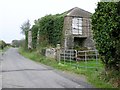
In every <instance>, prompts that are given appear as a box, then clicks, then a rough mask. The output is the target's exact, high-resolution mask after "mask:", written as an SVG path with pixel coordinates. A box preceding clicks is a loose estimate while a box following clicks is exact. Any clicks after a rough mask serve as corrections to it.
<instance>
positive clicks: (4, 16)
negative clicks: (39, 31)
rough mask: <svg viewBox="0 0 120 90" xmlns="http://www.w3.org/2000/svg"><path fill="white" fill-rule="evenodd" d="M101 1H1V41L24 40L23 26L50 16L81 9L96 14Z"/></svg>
mask: <svg viewBox="0 0 120 90" xmlns="http://www.w3.org/2000/svg"><path fill="white" fill-rule="evenodd" d="M98 1H99V0H0V40H4V41H5V42H6V43H11V41H12V40H20V39H23V38H24V35H22V34H21V29H20V27H21V25H22V24H23V23H24V22H26V21H27V20H28V19H29V20H30V23H31V26H32V25H33V24H34V20H37V19H38V18H41V17H43V16H45V15H48V14H57V13H63V12H65V11H67V10H70V9H71V8H74V7H79V8H81V9H84V10H86V11H89V12H91V13H94V12H95V8H96V7H97V3H98Z"/></svg>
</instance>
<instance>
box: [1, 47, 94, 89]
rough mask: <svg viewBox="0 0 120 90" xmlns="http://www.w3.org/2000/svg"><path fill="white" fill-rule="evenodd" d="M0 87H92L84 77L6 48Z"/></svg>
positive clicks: (14, 49) (16, 50)
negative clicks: (0, 85) (54, 67)
mask: <svg viewBox="0 0 120 90" xmlns="http://www.w3.org/2000/svg"><path fill="white" fill-rule="evenodd" d="M2 88H92V86H91V85H90V84H88V83H87V82H86V80H85V78H84V77H81V76H76V75H71V74H67V73H65V72H62V71H57V70H55V69H53V68H50V67H47V66H45V65H42V64H38V63H36V62H34V61H31V60H29V59H27V58H25V57H23V56H21V55H20V54H19V53H18V49H16V48H10V49H8V50H7V51H6V52H5V54H4V56H3V61H2Z"/></svg>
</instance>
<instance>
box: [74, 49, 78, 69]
mask: <svg viewBox="0 0 120 90" xmlns="http://www.w3.org/2000/svg"><path fill="white" fill-rule="evenodd" d="M75 59H76V63H77V69H78V60H77V50H75Z"/></svg>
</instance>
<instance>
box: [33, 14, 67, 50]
mask: <svg viewBox="0 0 120 90" xmlns="http://www.w3.org/2000/svg"><path fill="white" fill-rule="evenodd" d="M64 16H65V13H63V14H56V15H46V16H44V17H42V18H39V19H38V20H36V21H35V25H33V26H32V28H31V30H32V43H33V48H36V46H37V34H38V31H39V46H44V47H46V46H53V47H54V46H56V44H58V43H59V44H60V43H61V39H62V30H63V24H64Z"/></svg>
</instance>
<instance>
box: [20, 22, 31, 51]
mask: <svg viewBox="0 0 120 90" xmlns="http://www.w3.org/2000/svg"><path fill="white" fill-rule="evenodd" d="M20 28H21V30H22V34H24V35H25V48H26V49H27V47H28V31H29V30H30V21H29V20H27V21H26V22H24V23H23V24H22V25H21V27H20Z"/></svg>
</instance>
